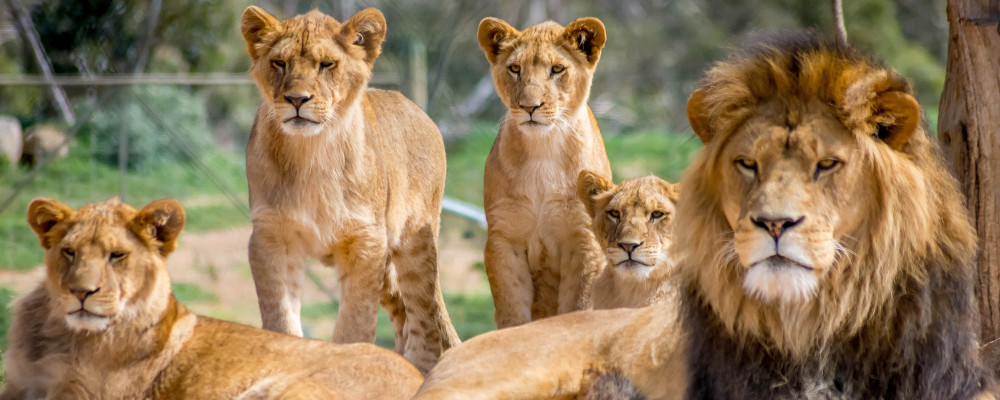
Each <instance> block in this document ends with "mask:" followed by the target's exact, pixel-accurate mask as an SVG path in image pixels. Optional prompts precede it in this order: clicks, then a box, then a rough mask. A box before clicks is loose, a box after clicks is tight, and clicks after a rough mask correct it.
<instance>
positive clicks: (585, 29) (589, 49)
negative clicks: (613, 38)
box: [563, 17, 608, 65]
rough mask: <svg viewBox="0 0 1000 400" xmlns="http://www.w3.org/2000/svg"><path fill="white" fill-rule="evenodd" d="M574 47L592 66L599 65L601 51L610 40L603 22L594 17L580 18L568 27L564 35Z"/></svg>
mask: <svg viewBox="0 0 1000 400" xmlns="http://www.w3.org/2000/svg"><path fill="white" fill-rule="evenodd" d="M563 36H564V37H565V38H566V40H567V41H568V42H569V43H571V44H572V46H573V47H574V48H575V49H576V50H579V51H580V52H582V53H583V54H584V55H585V56H587V61H588V62H590V65H594V64H597V60H599V59H600V58H601V49H602V48H604V43H605V42H606V41H607V40H608V36H607V32H606V31H605V30H604V24H603V23H601V20H599V19H597V18H593V17H586V18H579V19H577V20H575V21H573V22H570V23H569V25H566V32H565V33H564V34H563Z"/></svg>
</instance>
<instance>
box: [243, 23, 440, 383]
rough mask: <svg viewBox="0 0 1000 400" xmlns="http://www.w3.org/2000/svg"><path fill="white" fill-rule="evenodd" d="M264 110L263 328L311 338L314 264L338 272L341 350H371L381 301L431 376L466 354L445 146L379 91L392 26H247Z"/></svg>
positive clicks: (253, 170)
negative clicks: (442, 231) (444, 246)
mask: <svg viewBox="0 0 1000 400" xmlns="http://www.w3.org/2000/svg"><path fill="white" fill-rule="evenodd" d="M241 27H242V30H243V37H244V39H246V43H247V51H248V52H249V53H250V57H251V58H252V59H253V66H252V67H251V69H250V73H251V75H253V77H254V79H255V80H256V82H257V87H258V89H259V90H260V93H261V97H262V98H263V100H262V101H261V105H260V109H259V110H258V111H257V118H256V120H255V121H254V125H253V131H252V132H251V135H250V142H249V144H248V145H247V179H248V181H249V184H250V208H251V210H252V219H253V235H252V236H251V238H250V269H251V270H252V271H253V277H254V283H255V284H256V287H257V298H258V302H259V304H260V311H261V318H262V320H263V325H264V328H266V329H270V330H273V331H277V332H283V333H289V334H294V335H298V336H301V335H302V326H301V321H300V319H299V312H300V309H301V300H300V291H301V287H302V285H303V284H304V282H303V279H304V278H303V277H304V271H303V261H304V257H306V256H310V257H315V258H317V259H319V260H320V261H321V262H323V263H324V264H326V265H330V266H336V267H337V270H338V273H339V281H338V282H339V283H340V286H341V301H340V315H339V316H338V319H337V325H336V328H335V329H334V332H333V341H334V342H337V343H352V342H372V341H374V340H375V327H376V322H377V318H376V316H377V311H378V306H379V303H381V304H382V306H383V307H385V309H386V310H387V311H388V312H389V315H390V317H391V318H392V323H393V325H394V327H395V329H396V350H397V351H399V352H400V353H402V354H403V355H404V356H405V357H406V358H407V359H408V360H410V361H412V362H413V363H414V364H416V365H417V367H418V368H420V369H421V370H422V371H427V370H428V369H430V367H431V366H433V365H434V363H435V362H436V361H437V359H438V357H439V356H440V354H441V352H443V351H445V350H446V349H448V348H450V347H452V346H454V345H455V344H457V343H458V342H459V340H458V335H457V334H456V333H455V328H454V327H452V324H451V320H450V319H449V318H448V313H447V311H446V310H445V307H444V300H443V298H442V296H441V287H440V286H439V283H438V270H437V268H438V265H437V243H438V227H439V225H440V217H441V197H442V196H443V195H444V178H445V155H444V142H443V141H442V139H441V134H440V132H438V130H437V127H435V125H434V122H432V121H431V120H430V118H428V117H427V114H425V113H424V112H423V111H421V110H420V108H419V107H417V106H416V105H415V104H413V102H411V101H409V100H407V99H406V98H405V97H403V96H402V95H401V94H399V93H398V92H393V91H384V90H373V89H367V85H368V81H369V80H370V79H371V76H372V66H373V65H374V63H375V59H376V58H377V57H378V56H379V53H380V52H381V48H382V41H383V38H384V37H385V32H386V24H385V18H384V17H383V16H382V13H381V12H379V11H378V10H375V9H373V8H369V9H366V10H362V11H360V12H358V13H357V14H355V15H354V16H353V17H351V18H350V19H349V20H347V21H346V22H344V23H340V22H337V21H336V20H335V19H333V18H331V17H329V16H326V15H324V14H322V13H320V12H319V11H312V12H310V13H308V14H304V15H299V16H296V17H294V18H290V19H288V20H285V21H278V20H277V19H275V18H274V17H273V16H271V15H270V14H268V13H267V12H265V11H264V10H262V9H260V8H257V7H252V6H251V7H249V8H247V9H246V11H244V13H243V19H242V22H241Z"/></svg>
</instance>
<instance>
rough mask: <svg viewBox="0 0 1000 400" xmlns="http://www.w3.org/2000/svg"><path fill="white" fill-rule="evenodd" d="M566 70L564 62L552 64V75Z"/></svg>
mask: <svg viewBox="0 0 1000 400" xmlns="http://www.w3.org/2000/svg"><path fill="white" fill-rule="evenodd" d="M565 70H566V67H564V66H563V65H562V64H556V65H553V66H552V75H555V74H558V73H561V72H563V71H565Z"/></svg>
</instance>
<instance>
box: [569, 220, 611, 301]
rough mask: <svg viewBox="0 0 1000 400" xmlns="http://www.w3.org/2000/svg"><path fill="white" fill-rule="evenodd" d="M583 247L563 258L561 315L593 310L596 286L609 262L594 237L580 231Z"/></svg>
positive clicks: (577, 247)
mask: <svg viewBox="0 0 1000 400" xmlns="http://www.w3.org/2000/svg"><path fill="white" fill-rule="evenodd" d="M579 236H580V240H579V241H578V242H577V243H579V244H577V245H575V246H572V247H571V248H570V249H568V250H569V252H568V254H564V255H563V257H562V258H561V259H560V266H559V271H560V275H561V277H562V280H560V281H559V314H565V313H568V312H573V311H577V310H589V309H591V308H593V306H594V303H593V299H592V292H593V285H594V281H595V280H597V277H598V276H599V275H600V274H601V272H603V270H604V264H605V263H606V262H607V261H606V258H605V257H604V254H601V252H600V251H599V250H598V246H597V243H596V241H595V240H594V237H593V234H591V233H590V232H589V230H588V231H587V232H580V234H579Z"/></svg>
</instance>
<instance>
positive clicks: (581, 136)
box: [479, 18, 611, 328]
mask: <svg viewBox="0 0 1000 400" xmlns="http://www.w3.org/2000/svg"><path fill="white" fill-rule="evenodd" d="M605 39H606V37H605V31H604V25H603V24H601V22H600V21H599V20H597V19H595V18H581V19H578V20H576V21H573V22H572V23H570V24H569V25H568V26H567V27H566V28H563V27H562V26H560V25H559V24H556V23H555V22H551V21H549V22H545V23H542V24H539V25H535V26H533V27H530V28H528V29H525V30H524V31H517V30H516V29H514V28H513V27H511V26H510V25H508V24H507V23H506V22H504V21H501V20H499V19H496V18H486V19H484V20H483V21H482V22H481V23H480V25H479V44H480V46H482V48H483V50H484V51H485V52H486V58H487V59H488V60H489V61H490V64H491V67H490V71H491V73H492V75H493V82H494V83H495V84H496V89H497V94H498V95H499V96H500V99H501V100H503V102H504V104H505V105H506V106H507V109H508V111H507V114H506V115H505V116H504V120H503V123H502V125H501V127H500V132H499V133H498V134H497V138H496V141H495V142H494V144H493V149H492V150H491V151H490V155H489V157H488V158H487V160H486V174H485V180H484V184H485V187H484V190H483V192H484V193H483V194H484V204H485V208H486V219H487V222H488V223H489V229H488V230H489V233H488V237H487V241H486V251H485V263H486V274H487V276H488V277H489V280H490V289H491V290H492V292H493V299H494V304H495V306H496V315H495V316H496V323H497V326H498V327H501V328H503V327H508V326H514V325H519V324H523V323H525V322H528V321H531V320H533V319H538V318H543V317H547V316H551V315H555V314H558V313H565V312H569V311H573V310H578V309H583V308H587V307H588V306H589V300H588V298H587V294H588V293H589V285H590V282H592V280H593V278H594V277H595V276H596V274H597V273H598V272H599V271H600V268H601V264H603V261H602V259H603V257H601V255H600V252H599V251H598V250H597V244H596V243H595V239H594V237H593V234H592V233H591V232H590V230H589V229H588V228H587V227H588V225H589V224H590V218H589V217H588V216H587V213H586V212H585V211H584V209H583V206H582V205H581V204H580V203H579V201H578V200H577V199H576V178H577V174H579V172H580V171H581V170H584V169H590V170H593V171H597V172H599V173H601V174H603V175H605V176H611V168H610V165H609V163H608V157H607V155H606V154H605V150H604V142H603V140H602V139H601V133H600V130H599V129H598V128H597V123H596V121H595V120H594V116H593V114H592V113H591V112H590V108H589V107H587V104H586V101H587V97H588V96H589V93H590V83H591V80H592V78H593V74H594V69H595V68H596V66H597V61H598V59H599V58H600V49H601V47H602V46H603V45H604V42H605Z"/></svg>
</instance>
